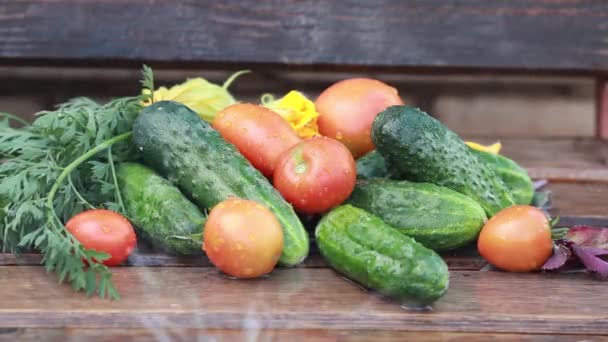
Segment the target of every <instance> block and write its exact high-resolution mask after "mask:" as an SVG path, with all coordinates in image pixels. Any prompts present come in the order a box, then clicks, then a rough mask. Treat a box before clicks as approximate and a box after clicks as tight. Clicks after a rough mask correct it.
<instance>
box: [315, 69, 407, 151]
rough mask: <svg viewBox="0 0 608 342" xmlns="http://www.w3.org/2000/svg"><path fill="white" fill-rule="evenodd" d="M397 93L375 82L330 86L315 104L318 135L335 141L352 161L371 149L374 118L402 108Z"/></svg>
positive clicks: (366, 80)
mask: <svg viewBox="0 0 608 342" xmlns="http://www.w3.org/2000/svg"><path fill="white" fill-rule="evenodd" d="M402 104H403V100H401V98H400V97H399V94H398V93H397V89H395V88H393V87H390V86H388V85H386V84H385V83H382V82H380V81H378V80H373V79H369V78H352V79H347V80H344V81H340V82H338V83H335V84H333V85H332V86H330V87H329V88H327V89H325V91H323V93H321V95H319V97H318V98H317V100H316V101H315V106H316V109H317V112H319V118H318V119H317V120H318V125H319V132H320V133H321V134H322V135H324V136H328V137H330V138H334V139H337V140H338V141H340V142H341V143H343V144H344V145H346V146H347V147H348V149H349V150H350V151H351V152H352V154H353V156H355V158H357V157H359V156H362V155H364V154H366V153H367V152H369V151H371V150H373V149H374V144H373V143H372V139H371V137H370V131H371V128H372V123H373V122H374V118H375V117H376V115H378V113H380V112H381V111H383V110H384V109H386V108H387V107H390V106H394V105H402Z"/></svg>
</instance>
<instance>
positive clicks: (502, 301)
mask: <svg viewBox="0 0 608 342" xmlns="http://www.w3.org/2000/svg"><path fill="white" fill-rule="evenodd" d="M507 146H509V145H508V144H507ZM602 147H604V146H603V145H602ZM528 152H529V151H528ZM571 152H572V151H571ZM548 189H549V190H550V191H551V192H552V194H553V208H552V209H551V212H552V213H553V214H554V215H555V214H558V213H559V214H560V215H562V214H563V215H564V217H565V219H566V220H569V221H570V222H571V223H578V222H584V221H586V220H587V221H588V220H592V221H594V220H595V221H594V222H595V223H598V224H605V225H608V217H607V216H606V210H605V209H606V205H605V203H608V183H583V184H581V183H570V182H568V183H560V182H554V183H551V184H550V185H549V186H548ZM444 257H445V259H446V261H447V262H448V265H449V268H450V270H451V278H450V289H449V290H448V292H447V294H446V295H445V296H444V297H443V298H442V299H440V300H439V301H438V302H437V303H435V305H434V306H433V308H432V310H431V311H416V310H411V309H407V308H403V307H401V306H400V304H399V303H396V302H394V301H390V300H387V299H385V298H382V297H380V296H378V295H376V294H374V293H372V292H368V291H366V290H364V289H362V288H361V287H359V286H357V285H355V284H353V283H351V282H350V281H347V280H346V279H344V278H343V277H341V276H339V275H337V274H336V273H335V272H334V271H332V270H331V269H329V268H328V267H327V265H326V263H325V262H324V261H323V260H322V258H321V257H320V256H319V255H318V254H316V253H313V255H311V257H309V259H308V260H307V261H306V262H305V263H304V264H302V265H301V266H300V267H297V268H291V269H285V268H281V269H278V270H276V271H275V272H273V273H272V274H271V275H270V276H268V277H266V278H263V279H258V280H250V281H235V280H232V279H228V278H226V277H225V276H223V275H222V274H220V273H219V272H218V271H217V270H216V269H215V268H213V267H211V265H210V264H209V262H208V260H207V259H206V258H204V257H201V258H185V257H181V258H180V257H173V256H168V255H164V254H158V253H152V252H140V253H139V254H137V255H134V256H133V257H131V258H130V260H129V263H128V266H124V267H118V268H115V276H114V279H115V282H116V285H117V287H118V289H119V291H120V292H121V294H122V296H123V298H122V299H121V300H120V301H114V302H112V301H107V300H102V299H99V298H86V296H85V295H83V294H81V293H74V292H72V290H71V289H70V288H69V286H66V285H63V286H61V285H57V284H56V281H55V279H54V278H53V277H50V276H48V275H46V274H45V272H44V270H43V269H42V267H40V266H38V263H39V261H40V257H39V255H35V254H26V255H23V256H21V257H15V256H13V255H9V254H0V288H1V289H3V290H2V293H3V300H2V301H0V341H3V340H4V339H6V340H7V341H9V340H13V339H15V338H36V337H37V336H43V337H44V338H53V339H56V340H58V341H60V340H64V339H67V338H75V339H77V338H107V339H112V338H115V339H120V338H134V337H137V338H139V339H143V340H158V339H159V338H171V339H174V340H184V341H186V340H191V339H195V338H216V339H218V340H220V341H223V340H241V339H247V338H250V339H251V338H253V339H254V340H282V339H295V340H303V341H304V340H306V341H308V340H317V341H336V340H343V339H348V340H360V341H369V340H371V339H379V340H394V341H400V340H405V339H415V340H435V339H449V340H452V339H454V340H460V339H462V340H473V341H485V340H488V339H490V338H493V339H494V338H496V339H500V340H513V341H515V340H517V341H521V340H528V339H541V340H542V339H547V340H549V339H550V340H554V339H553V338H555V340H559V339H558V337H556V336H557V335H559V337H561V338H563V339H564V340H570V339H578V340H581V339H583V340H592V341H595V340H601V339H604V338H605V337H602V335H608V302H607V301H605V300H603V299H604V297H605V294H606V283H605V282H602V281H598V280H596V279H594V278H593V277H592V276H589V275H587V274H585V273H580V272H579V273H569V274H533V273H529V274H516V273H505V272H499V271H496V270H492V269H491V268H490V267H489V266H488V265H487V263H486V262H485V261H484V260H483V259H482V258H480V257H479V256H478V255H476V253H474V251H471V250H469V251H464V252H460V253H451V254H449V255H445V256H444ZM129 266H130V267H129Z"/></svg>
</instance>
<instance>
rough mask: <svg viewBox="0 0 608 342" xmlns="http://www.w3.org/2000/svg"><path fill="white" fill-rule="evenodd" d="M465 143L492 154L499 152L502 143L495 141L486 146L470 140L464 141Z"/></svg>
mask: <svg viewBox="0 0 608 342" xmlns="http://www.w3.org/2000/svg"><path fill="white" fill-rule="evenodd" d="M465 144H467V145H468V146H469V147H470V148H472V149H474V150H478V151H482V152H488V153H493V154H499V153H500V149H501V148H502V144H501V143H500V141H498V142H495V143H493V144H492V145H487V146H486V145H482V144H478V143H476V142H472V141H465Z"/></svg>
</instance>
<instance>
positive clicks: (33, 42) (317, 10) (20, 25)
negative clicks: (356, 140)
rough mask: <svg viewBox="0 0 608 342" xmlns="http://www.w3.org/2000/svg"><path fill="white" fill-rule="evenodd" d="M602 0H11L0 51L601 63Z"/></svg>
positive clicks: (598, 66) (586, 66)
mask: <svg viewBox="0 0 608 342" xmlns="http://www.w3.org/2000/svg"><path fill="white" fill-rule="evenodd" d="M607 18H608V2H606V1H603V0H560V1H555V0H553V1H547V0H511V1H487V0H461V1H447V0H407V1H404V0H383V1H375V2H365V1H357V0H341V1H323V0H303V1H296V0H288V1H274V0H260V1H255V2H251V1H247V0H226V1H213V0H168V1H152V0H105V1H82V0H53V1H43V0H17V1H3V2H0V35H1V36H2V43H1V44H0V59H4V60H5V61H9V60H11V59H12V60H19V61H21V60H23V59H31V60H43V59H53V60H58V61H64V62H65V63H70V62H71V61H78V60H80V61H86V62H87V63H91V62H93V61H95V60H98V61H99V60H102V59H105V60H107V59H111V60H123V61H128V60H136V61H140V60H150V61H182V62H184V61H185V62H192V63H198V62H208V61H215V62H243V61H246V62H255V63H279V64H342V65H344V64H348V65H374V66H406V67H420V66H422V67H424V66H432V67H455V68H498V69H544V70H578V71H594V70H608V40H606V39H605V37H606V36H608V25H606V24H605V23H606V20H607Z"/></svg>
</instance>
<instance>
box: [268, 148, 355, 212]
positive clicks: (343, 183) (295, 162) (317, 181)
mask: <svg viewBox="0 0 608 342" xmlns="http://www.w3.org/2000/svg"><path fill="white" fill-rule="evenodd" d="M273 181H274V186H275V187H276V188H277V190H278V191H279V192H280V193H281V195H283V197H284V198H285V199H286V200H287V201H288V202H290V203H291V204H293V206H294V207H295V208H296V209H297V210H298V211H301V212H303V213H307V214H314V213H322V212H325V211H327V210H329V209H331V208H332V207H335V206H337V205H339V204H340V203H342V202H343V201H344V200H346V199H347V198H348V196H350V194H351V192H352V191H353V189H354V188H355V182H356V181H357V174H356V169H355V160H354V159H353V156H352V154H351V153H350V151H349V150H348V149H347V148H346V147H345V146H344V145H342V144H341V143H339V142H337V141H336V140H333V139H330V138H327V137H315V138H310V139H307V140H304V141H303V142H301V143H299V144H298V145H296V146H294V147H292V148H291V149H290V150H289V151H287V152H286V153H285V154H284V155H283V156H282V157H281V159H280V160H279V163H278V164H277V168H276V170H275V173H274V178H273Z"/></svg>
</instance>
